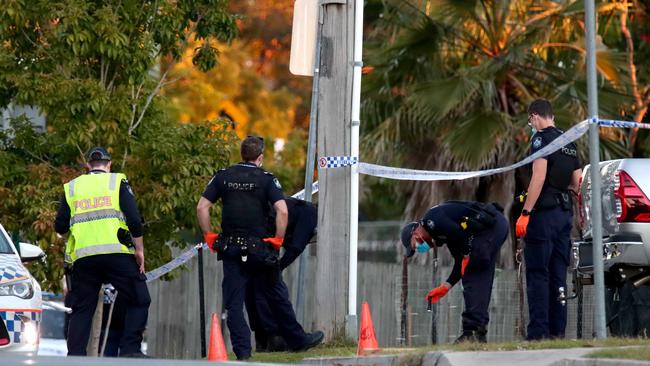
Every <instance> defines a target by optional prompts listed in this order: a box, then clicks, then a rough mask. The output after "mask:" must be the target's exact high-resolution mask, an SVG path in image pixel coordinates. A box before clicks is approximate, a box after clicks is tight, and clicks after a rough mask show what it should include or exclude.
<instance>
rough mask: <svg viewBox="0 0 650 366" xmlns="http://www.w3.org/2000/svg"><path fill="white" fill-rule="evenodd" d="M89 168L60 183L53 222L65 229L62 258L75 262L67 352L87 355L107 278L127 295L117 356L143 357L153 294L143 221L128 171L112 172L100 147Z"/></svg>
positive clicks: (59, 230)
mask: <svg viewBox="0 0 650 366" xmlns="http://www.w3.org/2000/svg"><path fill="white" fill-rule="evenodd" d="M87 167H88V170H89V173H88V174H84V175H81V176H79V177H77V178H75V179H73V180H71V181H70V182H68V183H66V184H65V185H64V194H63V196H62V197H61V202H60V205H59V210H58V212H57V215H56V220H55V223H54V228H55V230H56V232H57V233H59V234H60V235H64V234H67V233H69V237H68V242H67V244H66V249H65V257H66V261H67V262H69V263H72V264H73V271H72V281H71V288H70V289H69V291H70V293H69V295H70V302H71V307H72V314H71V316H70V325H69V329H68V340H67V343H68V355H70V356H80V355H81V356H83V355H86V346H87V344H88V339H89V337H90V328H91V323H92V318H93V314H94V313H95V307H96V306H97V296H98V294H99V290H100V288H101V286H102V284H103V283H109V282H110V283H111V284H113V286H114V287H115V288H116V289H117V291H118V294H119V296H120V298H122V300H124V301H125V305H126V315H125V325H124V333H123V335H122V337H121V339H120V345H119V347H120V357H139V358H142V357H147V356H146V355H144V354H143V353H142V352H141V350H140V345H141V343H142V333H143V332H144V329H145V327H146V325H147V316H148V311H149V304H150V303H151V298H150V297H149V291H148V289H147V285H146V278H145V276H144V242H143V240H142V222H141V219H140V213H139V212H138V208H137V206H136V202H135V197H134V195H133V191H132V190H131V187H130V186H129V183H128V181H127V179H126V176H125V175H124V174H121V173H111V172H110V170H111V156H110V154H109V153H108V152H107V151H106V149H104V148H102V147H95V148H93V149H91V150H90V151H89V152H88V165H87Z"/></svg>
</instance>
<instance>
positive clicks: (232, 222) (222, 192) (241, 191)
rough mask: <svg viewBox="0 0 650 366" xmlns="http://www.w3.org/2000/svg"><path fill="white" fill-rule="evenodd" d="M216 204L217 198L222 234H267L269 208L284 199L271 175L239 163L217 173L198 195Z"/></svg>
mask: <svg viewBox="0 0 650 366" xmlns="http://www.w3.org/2000/svg"><path fill="white" fill-rule="evenodd" d="M202 196H203V197H205V198H206V199H207V200H209V201H210V202H212V203H216V202H217V200H219V199H221V201H222V203H223V212H222V220H221V231H222V234H224V235H248V236H254V237H258V238H263V237H267V236H268V235H269V234H268V230H267V227H266V223H267V215H268V212H269V208H270V207H271V206H272V205H273V204H274V203H276V202H277V201H279V200H281V199H284V195H283V193H282V186H281V185H280V182H279V181H278V179H277V178H276V177H274V176H273V174H271V173H269V172H267V171H265V170H263V169H261V168H258V167H257V166H256V165H254V164H252V163H239V164H236V165H233V166H231V167H230V168H228V169H223V170H220V171H219V172H217V174H215V175H214V177H212V179H211V180H210V182H209V183H208V185H207V186H206V188H205V191H204V192H203V194H202Z"/></svg>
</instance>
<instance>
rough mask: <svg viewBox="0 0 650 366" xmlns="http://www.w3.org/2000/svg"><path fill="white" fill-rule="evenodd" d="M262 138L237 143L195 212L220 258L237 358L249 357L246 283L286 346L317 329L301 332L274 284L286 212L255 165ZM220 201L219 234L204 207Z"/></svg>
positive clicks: (269, 178) (317, 338) (308, 338)
mask: <svg viewBox="0 0 650 366" xmlns="http://www.w3.org/2000/svg"><path fill="white" fill-rule="evenodd" d="M263 151H264V140H263V139H261V138H259V137H254V136H249V137H247V138H246V139H245V140H244V141H243V142H242V144H241V150H240V152H241V157H242V162H241V163H239V164H236V165H234V166H232V167H230V168H228V169H224V170H221V171H219V172H217V174H216V175H215V176H214V177H213V178H212V179H211V180H210V182H209V183H208V185H207V187H206V189H205V191H204V192H203V195H202V197H201V199H200V200H199V203H198V205H197V215H198V220H199V225H200V226H201V230H202V231H203V234H204V238H205V241H206V243H208V245H210V246H211V247H213V248H214V249H215V250H216V251H217V253H218V255H219V256H220V258H221V259H222V260H223V273H224V278H223V283H222V292H223V301H224V305H225V309H226V312H227V324H228V329H229V330H230V340H231V343H232V346H233V351H234V352H235V355H236V356H237V359H238V360H246V359H248V358H250V356H251V340H250V329H249V328H248V325H247V324H246V320H245V319H244V311H243V308H244V299H245V295H246V288H247V285H248V283H249V282H252V283H253V286H254V287H255V289H256V290H255V291H256V292H259V293H260V294H261V296H264V298H265V299H266V300H267V301H268V304H269V306H270V307H271V311H272V312H273V313H274V314H275V316H276V317H277V319H279V323H278V325H279V328H280V329H279V331H280V334H281V335H282V337H283V338H284V339H285V340H286V341H287V343H288V346H289V348H290V349H291V350H294V351H299V350H304V349H308V348H311V347H314V346H315V345H317V344H319V343H320V342H321V341H322V339H323V333H322V332H315V333H309V334H307V333H305V331H304V330H303V328H302V326H301V325H300V324H299V323H298V322H297V321H296V318H295V314H294V312H293V308H292V307H291V303H290V302H289V299H288V294H287V293H286V291H283V288H282V286H279V285H278V284H279V283H280V281H279V279H280V272H279V264H280V262H279V260H278V253H279V249H280V248H281V246H282V244H283V241H284V235H285V230H286V227H287V219H288V210H287V205H286V202H285V200H284V196H283V194H282V187H281V186H280V183H279V182H278V180H277V178H275V177H274V176H273V175H272V174H271V173H268V172H266V171H264V170H263V169H261V166H262V162H263V158H264V155H263ZM219 199H221V201H222V203H223V211H222V222H221V230H222V233H221V235H218V234H216V233H214V232H213V231H212V227H211V224H210V208H211V207H212V206H213V205H214V203H216V202H217V200H219ZM271 206H272V207H273V208H274V209H275V211H276V222H275V227H276V229H275V236H274V237H270V236H269V233H268V230H267V225H266V223H267V221H266V220H267V216H268V213H269V208H270V207H271Z"/></svg>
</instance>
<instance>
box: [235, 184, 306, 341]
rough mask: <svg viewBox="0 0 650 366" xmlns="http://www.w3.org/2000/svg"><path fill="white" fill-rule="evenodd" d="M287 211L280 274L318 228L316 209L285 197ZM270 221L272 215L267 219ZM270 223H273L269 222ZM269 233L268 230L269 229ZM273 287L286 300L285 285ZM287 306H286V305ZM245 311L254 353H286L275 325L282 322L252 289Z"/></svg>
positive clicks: (250, 286)
mask: <svg viewBox="0 0 650 366" xmlns="http://www.w3.org/2000/svg"><path fill="white" fill-rule="evenodd" d="M284 200H285V202H286V203H287V208H288V210H289V221H288V224H287V230H286V233H285V236H284V245H283V246H282V247H283V248H284V254H283V255H282V257H281V258H280V271H283V270H284V269H285V268H287V267H289V265H291V263H293V262H294V261H295V260H296V258H298V256H300V254H301V253H302V252H303V251H304V250H305V248H306V247H307V244H309V242H310V240H311V239H312V237H313V236H314V235H315V234H316V226H317V224H318V208H317V207H316V206H315V205H314V204H312V203H310V202H307V201H304V200H301V199H297V198H293V197H287V198H285V199H284ZM270 217H271V218H272V219H273V217H274V215H273V214H272V215H270ZM273 221H275V220H274V219H273ZM270 229H272V228H270ZM277 286H278V288H279V289H281V291H282V292H283V293H284V294H285V295H284V296H285V297H287V298H288V297H289V290H288V289H287V285H286V284H285V283H284V281H283V280H282V277H280V278H279V280H278V283H277ZM289 306H290V304H289ZM246 311H247V312H248V319H249V320H250V323H251V330H253V332H255V350H256V351H257V352H282V351H286V350H287V344H286V342H285V341H284V338H282V336H281V335H280V331H279V329H280V327H279V325H278V324H279V323H280V322H281V321H282V319H279V318H278V317H276V316H275V314H273V312H272V311H271V307H270V306H269V304H268V302H267V301H266V298H265V297H264V296H261V294H260V292H259V291H255V286H253V284H252V283H251V284H249V286H248V289H247V293H246Z"/></svg>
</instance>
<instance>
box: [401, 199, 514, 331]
mask: <svg viewBox="0 0 650 366" xmlns="http://www.w3.org/2000/svg"><path fill="white" fill-rule="evenodd" d="M502 212H503V209H502V208H501V207H500V206H499V205H498V204H496V203H489V204H486V203H480V202H472V201H448V202H444V203H442V204H439V205H437V206H434V207H432V208H430V209H429V210H428V211H427V212H426V214H425V215H424V217H423V218H422V219H421V220H419V221H416V222H412V223H410V224H407V225H406V226H404V228H402V235H401V238H402V244H403V245H404V247H405V249H406V252H405V255H406V256H407V257H411V256H412V255H413V254H415V253H416V252H417V253H426V252H427V251H428V250H429V249H430V248H431V247H433V245H436V246H438V247H440V246H443V245H445V244H446V245H447V248H448V249H449V252H450V253H451V256H452V257H453V258H454V267H453V269H452V271H451V274H450V275H449V277H448V278H447V280H446V281H445V282H443V283H441V284H440V286H438V287H436V288H434V289H433V290H431V291H430V292H429V293H428V294H427V297H426V299H427V301H428V302H429V304H431V303H436V302H437V301H438V300H440V299H441V298H442V297H444V296H445V295H446V294H447V292H449V289H450V288H452V287H453V286H454V285H455V284H456V283H457V282H458V281H459V280H461V279H462V281H463V297H464V299H465V311H464V312H463V315H462V317H463V333H462V334H461V335H460V337H459V338H458V339H457V340H456V342H466V341H470V342H487V337H486V335H487V324H488V322H489V319H490V318H489V314H488V306H489V304H490V295H491V293H492V282H493V279H494V269H495V267H496V260H497V257H498V255H499V249H500V248H501V246H502V245H503V242H504V241H505V240H506V236H507V234H508V222H507V220H506V218H505V217H504V216H503V213H502Z"/></svg>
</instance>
